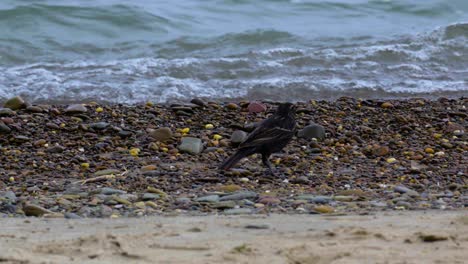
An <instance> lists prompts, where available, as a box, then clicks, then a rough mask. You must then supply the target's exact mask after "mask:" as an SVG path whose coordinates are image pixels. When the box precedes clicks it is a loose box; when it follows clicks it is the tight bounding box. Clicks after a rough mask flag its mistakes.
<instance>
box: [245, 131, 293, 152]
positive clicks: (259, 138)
mask: <svg viewBox="0 0 468 264" xmlns="http://www.w3.org/2000/svg"><path fill="white" fill-rule="evenodd" d="M293 135H294V130H289V129H284V128H280V127H273V128H267V129H259V130H254V131H253V132H252V134H250V135H249V137H248V138H247V139H246V140H245V141H244V142H242V143H241V144H240V145H239V147H240V148H245V147H254V146H259V145H262V144H265V143H269V144H274V143H275V141H277V140H283V139H287V138H291V137H292V136H293Z"/></svg>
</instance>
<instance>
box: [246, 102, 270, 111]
mask: <svg viewBox="0 0 468 264" xmlns="http://www.w3.org/2000/svg"><path fill="white" fill-rule="evenodd" d="M247 109H248V110H249V113H261V112H265V111H266V110H267V108H266V106H265V105H264V104H262V103H259V102H251V103H250V104H249V106H248V107H247Z"/></svg>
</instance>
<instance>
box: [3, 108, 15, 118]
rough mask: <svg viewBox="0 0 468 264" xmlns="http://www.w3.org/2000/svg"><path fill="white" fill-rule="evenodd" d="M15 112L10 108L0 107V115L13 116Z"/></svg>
mask: <svg viewBox="0 0 468 264" xmlns="http://www.w3.org/2000/svg"><path fill="white" fill-rule="evenodd" d="M15 114H16V113H15V111H13V110H11V109H10V108H0V116H13V115H15Z"/></svg>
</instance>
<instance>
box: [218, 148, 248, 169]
mask: <svg viewBox="0 0 468 264" xmlns="http://www.w3.org/2000/svg"><path fill="white" fill-rule="evenodd" d="M254 152H255V151H254V149H251V148H243V149H239V150H238V151H237V152H236V153H235V154H234V155H232V156H231V157H229V158H228V159H226V160H225V161H223V163H222V164H221V166H219V169H220V170H229V169H230V168H231V167H232V166H234V165H236V163H237V162H239V160H241V159H242V158H244V157H247V156H249V155H251V154H253V153H254Z"/></svg>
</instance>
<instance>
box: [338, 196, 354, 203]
mask: <svg viewBox="0 0 468 264" xmlns="http://www.w3.org/2000/svg"><path fill="white" fill-rule="evenodd" d="M333 199H334V200H335V201H338V202H352V201H353V200H354V198H353V196H343V195H338V196H334V197H333Z"/></svg>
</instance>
